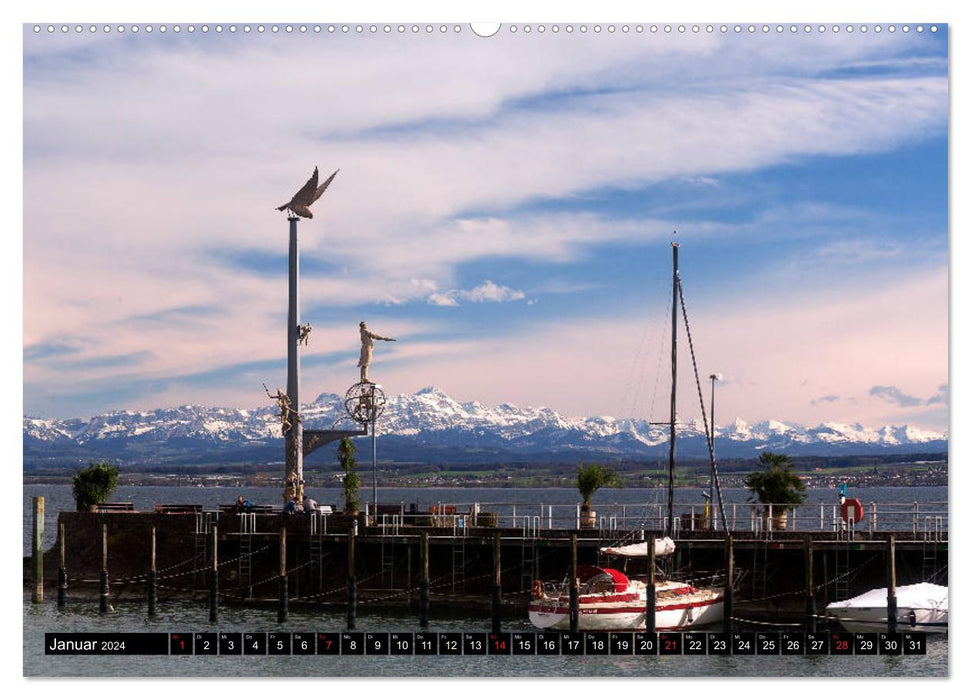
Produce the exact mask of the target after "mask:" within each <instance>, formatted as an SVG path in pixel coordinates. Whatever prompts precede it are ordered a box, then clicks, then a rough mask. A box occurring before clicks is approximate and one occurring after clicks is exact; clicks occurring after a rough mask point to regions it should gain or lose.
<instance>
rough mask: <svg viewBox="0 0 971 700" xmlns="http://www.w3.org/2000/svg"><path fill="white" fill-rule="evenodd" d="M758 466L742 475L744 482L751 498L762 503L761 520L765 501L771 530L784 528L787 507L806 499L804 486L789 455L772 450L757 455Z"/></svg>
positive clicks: (764, 513) (766, 516)
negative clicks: (770, 507) (770, 519)
mask: <svg viewBox="0 0 971 700" xmlns="http://www.w3.org/2000/svg"><path fill="white" fill-rule="evenodd" d="M759 466H760V467H761V469H760V470H759V471H756V472H752V473H751V474H749V475H748V476H747V477H745V485H746V486H747V487H748V488H749V490H750V491H751V492H752V501H756V502H758V503H761V504H762V505H763V510H762V521H763V523H765V521H766V520H768V517H769V504H771V505H772V506H773V511H772V529H773V530H785V529H786V525H787V524H788V507H789V506H798V505H799V504H801V503H802V502H803V501H805V500H806V485H805V484H803V483H802V479H800V478H799V475H798V474H794V473H793V471H792V468H793V467H794V466H795V465H794V464H793V462H792V458H791V457H788V456H786V455H783V454H777V453H775V452H763V453H762V454H760V455H759Z"/></svg>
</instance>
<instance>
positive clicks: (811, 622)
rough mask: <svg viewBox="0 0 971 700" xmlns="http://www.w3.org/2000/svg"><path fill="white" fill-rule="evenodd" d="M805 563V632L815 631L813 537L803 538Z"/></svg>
mask: <svg viewBox="0 0 971 700" xmlns="http://www.w3.org/2000/svg"><path fill="white" fill-rule="evenodd" d="M803 552H804V556H805V565H806V632H815V631H816V590H815V588H814V587H813V537H812V535H806V538H805V540H803Z"/></svg>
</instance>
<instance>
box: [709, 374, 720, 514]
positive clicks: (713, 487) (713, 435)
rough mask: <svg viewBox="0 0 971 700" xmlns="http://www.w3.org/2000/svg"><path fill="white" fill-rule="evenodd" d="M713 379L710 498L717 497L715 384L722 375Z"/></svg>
mask: <svg viewBox="0 0 971 700" xmlns="http://www.w3.org/2000/svg"><path fill="white" fill-rule="evenodd" d="M708 378H709V379H711V478H710V484H709V487H708V488H709V490H708V493H710V494H711V496H710V498H714V497H715V382H716V381H717V380H719V379H721V378H722V376H721V375H720V374H712V375H710V376H709V377H708ZM714 511H715V509H714V508H709V509H708V517H709V519H710V522H709V523H708V525H709V527H711V528H712V529H714V522H715V515H714Z"/></svg>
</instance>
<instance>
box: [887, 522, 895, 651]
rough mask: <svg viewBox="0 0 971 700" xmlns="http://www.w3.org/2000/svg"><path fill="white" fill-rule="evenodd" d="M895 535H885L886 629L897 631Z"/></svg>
mask: <svg viewBox="0 0 971 700" xmlns="http://www.w3.org/2000/svg"><path fill="white" fill-rule="evenodd" d="M896 544H897V543H896V537H895V536H894V535H888V536H887V631H888V632H890V634H896V632H897V557H896V549H897V547H896Z"/></svg>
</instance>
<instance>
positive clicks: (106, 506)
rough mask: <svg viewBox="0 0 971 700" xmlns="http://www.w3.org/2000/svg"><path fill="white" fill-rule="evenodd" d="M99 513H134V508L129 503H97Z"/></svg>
mask: <svg viewBox="0 0 971 700" xmlns="http://www.w3.org/2000/svg"><path fill="white" fill-rule="evenodd" d="M97 507H98V512H99V513H134V512H135V506H134V505H132V504H131V503H99V504H98V506H97Z"/></svg>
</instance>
